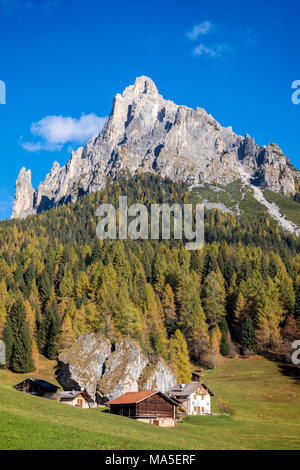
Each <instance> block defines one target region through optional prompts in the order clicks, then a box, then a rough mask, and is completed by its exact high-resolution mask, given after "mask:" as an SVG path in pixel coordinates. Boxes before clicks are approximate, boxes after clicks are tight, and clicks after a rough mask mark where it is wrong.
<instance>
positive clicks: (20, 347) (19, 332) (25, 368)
mask: <svg viewBox="0 0 300 470" xmlns="http://www.w3.org/2000/svg"><path fill="white" fill-rule="evenodd" d="M10 323H11V324H10V326H9V328H11V329H12V333H13V342H12V350H11V356H10V368H11V370H13V371H14V372H17V373H21V374H22V373H25V372H32V371H33V370H35V367H34V362H33V359H32V349H31V336H30V331H29V328H28V326H27V325H26V312H25V307H24V303H23V300H22V299H21V298H20V297H19V298H17V300H16V302H15V303H14V305H13V307H12V310H11V313H10Z"/></svg>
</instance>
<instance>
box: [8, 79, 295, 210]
mask: <svg viewBox="0 0 300 470" xmlns="http://www.w3.org/2000/svg"><path fill="white" fill-rule="evenodd" d="M123 169H127V170H129V171H130V172H131V173H132V174H134V173H135V172H137V171H139V170H140V169H142V170H143V171H144V172H146V171H147V172H155V173H157V174H159V175H160V176H162V177H165V176H168V177H169V178H171V179H173V180H175V181H176V180H183V181H189V182H191V183H194V184H201V183H203V182H207V183H213V184H216V183H217V184H221V185H226V184H228V183H231V182H233V181H235V180H237V179H240V178H241V172H242V171H245V172H246V173H247V174H248V175H249V181H252V179H255V184H256V185H257V184H258V185H260V186H263V187H267V188H270V189H272V190H274V191H278V192H281V193H282V194H284V195H288V196H289V195H294V194H295V191H296V189H295V181H296V180H297V179H298V178H299V176H300V175H299V172H298V170H296V169H295V168H293V167H292V165H291V164H290V161H289V159H288V158H287V157H286V156H284V155H283V153H282V151H281V149H280V148H279V147H278V146H277V145H276V144H272V143H271V144H269V145H268V146H263V147H260V146H259V145H257V144H256V143H255V140H254V139H253V138H252V137H250V136H249V135H248V134H246V136H245V137H242V136H239V135H237V134H235V133H234V132H233V131H232V128H231V127H222V126H221V125H220V124H219V123H218V122H217V121H216V120H215V119H214V118H213V117H212V116H211V115H210V114H208V113H207V112H206V111H205V110H204V109H202V108H199V107H197V108H196V109H191V108H188V107H187V106H183V105H181V106H178V105H177V104H175V103H173V102H172V101H170V100H165V99H164V98H163V97H162V96H161V95H160V94H159V93H158V90H157V88H156V86H155V84H154V83H153V81H152V80H151V79H150V78H148V77H146V76H141V77H138V78H137V79H136V80H135V83H134V84H133V85H130V86H128V87H127V88H126V89H125V90H124V92H123V93H122V94H120V93H117V94H116V95H115V97H114V100H113V106H112V112H111V114H110V116H109V119H108V120H107V122H106V124H105V126H104V128H103V129H102V131H101V132H100V133H99V134H98V135H97V136H95V137H93V138H92V139H90V141H89V142H88V143H87V144H86V146H85V147H84V148H83V147H80V148H79V149H78V150H77V151H75V152H72V155H71V157H70V159H69V161H68V162H67V163H66V165H65V166H63V167H62V168H60V166H59V164H58V163H54V164H53V167H52V169H51V171H50V173H49V174H48V175H47V176H46V178H45V180H44V181H43V182H42V183H40V185H39V187H38V189H37V191H36V192H35V191H34V190H33V188H32V186H31V181H30V175H29V176H28V172H27V173H26V172H25V173H26V175H27V176H25V173H24V171H25V170H21V173H20V175H19V178H18V180H17V184H16V193H15V203H14V210H13V214H12V217H25V216H26V215H28V214H31V213H38V212H40V211H42V210H45V209H48V208H50V207H53V206H56V205H58V204H61V203H64V202H69V201H75V200H76V199H77V197H78V196H79V195H81V194H85V193H90V192H93V191H97V190H98V189H101V188H103V187H104V186H105V184H106V179H107V177H110V178H111V179H112V180H114V179H116V178H117V177H118V175H119V174H120V172H121V171H122V170H123Z"/></svg>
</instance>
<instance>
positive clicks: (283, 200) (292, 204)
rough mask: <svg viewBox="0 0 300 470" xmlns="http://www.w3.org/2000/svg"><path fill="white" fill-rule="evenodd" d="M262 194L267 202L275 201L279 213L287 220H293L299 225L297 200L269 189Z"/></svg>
mask: <svg viewBox="0 0 300 470" xmlns="http://www.w3.org/2000/svg"><path fill="white" fill-rule="evenodd" d="M264 196H265V198H266V199H267V201H269V202H275V204H277V206H278V207H279V209H280V211H281V213H282V214H283V215H284V216H285V217H286V218H287V219H289V220H291V221H292V222H294V223H295V224H296V225H298V227H300V204H299V202H296V201H294V200H293V199H289V198H287V197H284V196H282V195H281V194H278V193H275V192H274V191H270V190H269V189H265V190H264Z"/></svg>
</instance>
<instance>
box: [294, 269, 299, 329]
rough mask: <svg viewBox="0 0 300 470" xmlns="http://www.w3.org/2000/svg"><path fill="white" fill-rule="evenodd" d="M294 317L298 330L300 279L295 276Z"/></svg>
mask: <svg viewBox="0 0 300 470" xmlns="http://www.w3.org/2000/svg"><path fill="white" fill-rule="evenodd" d="M294 316H295V319H296V322H297V325H298V327H299V328H300V277H299V276H297V279H296V282H295V307H294Z"/></svg>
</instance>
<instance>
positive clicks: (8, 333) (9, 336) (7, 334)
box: [3, 316, 14, 368]
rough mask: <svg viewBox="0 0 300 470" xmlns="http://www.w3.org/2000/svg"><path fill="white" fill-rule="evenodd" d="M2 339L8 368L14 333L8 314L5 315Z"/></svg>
mask: <svg viewBox="0 0 300 470" xmlns="http://www.w3.org/2000/svg"><path fill="white" fill-rule="evenodd" d="M3 341H4V344H5V354H6V367H8V368H9V367H10V361H11V356H12V350H13V343H14V335H13V330H12V324H11V318H10V316H8V317H7V320H6V324H5V328H4V330H3Z"/></svg>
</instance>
